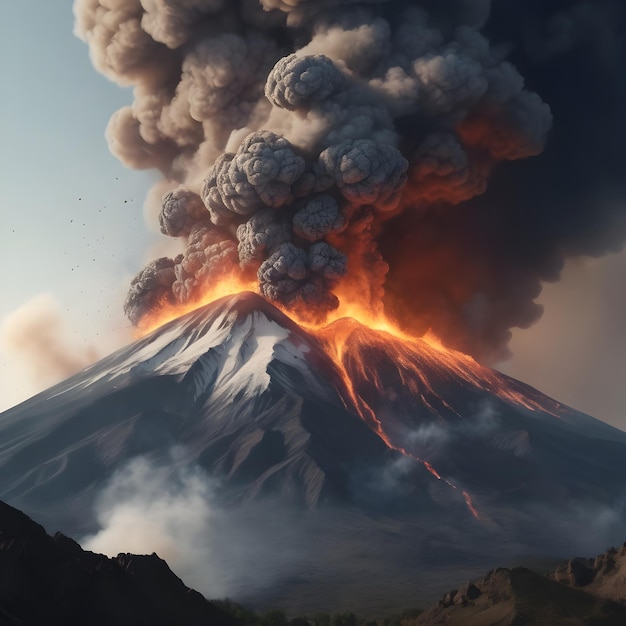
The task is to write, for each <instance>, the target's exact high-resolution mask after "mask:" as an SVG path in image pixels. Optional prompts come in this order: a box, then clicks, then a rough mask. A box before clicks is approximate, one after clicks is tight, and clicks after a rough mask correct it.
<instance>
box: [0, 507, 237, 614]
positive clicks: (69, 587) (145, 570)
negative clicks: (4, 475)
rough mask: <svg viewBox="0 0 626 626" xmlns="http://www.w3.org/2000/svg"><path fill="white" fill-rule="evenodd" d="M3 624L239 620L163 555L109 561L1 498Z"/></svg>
mask: <svg viewBox="0 0 626 626" xmlns="http://www.w3.org/2000/svg"><path fill="white" fill-rule="evenodd" d="M0 624H2V625H3V626H4V625H6V626H23V625H28V626H40V625H41V626H44V625H45V626H49V625H51V624H63V625H64V626H73V625H76V626H85V624H93V625H100V624H102V625H104V624H120V625H122V624H123V625H129V626H130V625H139V624H145V625H150V626H157V625H163V626H165V625H172V624H177V625H178V626H185V625H189V626H191V625H198V626H199V625H201V624H202V625H203V626H209V625H214V626H228V625H230V624H234V622H233V620H232V619H231V618H230V617H229V616H228V615H226V614H225V613H224V612H223V611H221V610H220V609H219V608H217V607H216V606H214V605H213V604H212V603H210V602H208V601H207V600H205V599H204V597H203V596H202V595H200V594H199V593H198V592H196V591H193V590H192V589H189V588H188V587H186V586H185V585H184V584H183V582H182V581H181V580H180V579H179V578H178V577H177V576H175V575H174V574H173V572H172V571H171V570H170V568H169V567H168V566H167V563H166V562H165V561H163V560H161V559H160V558H159V557H158V556H157V555H156V554H152V555H150V556H137V555H133V554H119V555H118V556H117V557H116V558H107V557H105V556H103V555H101V554H94V553H93V552H85V551H84V550H82V549H81V547H80V546H79V545H78V544H77V543H76V542H75V541H73V540H72V539H69V538H68V537H66V536H65V535H62V534H61V533H57V534H56V535H54V537H51V536H49V535H47V534H46V532H45V530H44V529H43V528H42V527H41V526H39V525H38V524H36V523H35V522H33V521H32V520H31V519H30V518H29V517H27V516H26V515H24V514H23V513H21V512H20V511H18V510H16V509H14V508H12V507H10V506H8V505H7V504H5V503H4V502H0Z"/></svg>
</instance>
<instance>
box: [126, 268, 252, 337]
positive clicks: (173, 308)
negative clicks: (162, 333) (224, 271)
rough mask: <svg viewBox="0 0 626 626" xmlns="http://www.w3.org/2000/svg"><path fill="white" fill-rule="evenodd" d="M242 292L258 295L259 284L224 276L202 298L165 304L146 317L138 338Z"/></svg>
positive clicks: (139, 327) (142, 322) (236, 277)
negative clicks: (182, 302) (187, 314)
mask: <svg viewBox="0 0 626 626" xmlns="http://www.w3.org/2000/svg"><path fill="white" fill-rule="evenodd" d="M242 291H254V292H255V293H258V287H257V282H256V281H250V280H244V279H243V278H241V277H240V276H239V275H237V274H231V275H229V276H224V277H222V278H220V279H218V280H216V281H215V282H214V283H212V284H211V285H210V286H207V287H206V289H205V290H204V293H203V294H202V296H201V297H199V298H198V299H197V300H191V301H189V302H187V303H185V304H164V305H163V306H162V307H160V308H158V309H155V310H154V311H151V312H150V313H149V314H147V315H145V316H144V317H143V318H142V320H141V322H140V324H139V325H138V326H137V329H136V333H137V336H138V337H144V336H145V335H147V334H149V333H151V332H152V331H153V330H155V329H156V328H158V327H159V326H163V324H167V323H168V322H171V321H172V320H175V319H176V318H178V317H181V316H182V315H185V313H190V312H191V311H194V310H195V309H199V308H200V307H202V306H205V305H207V304H211V302H213V301H215V300H219V299H220V298H223V297H225V296H234V295H236V294H238V293H241V292H242Z"/></svg>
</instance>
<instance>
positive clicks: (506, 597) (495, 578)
mask: <svg viewBox="0 0 626 626" xmlns="http://www.w3.org/2000/svg"><path fill="white" fill-rule="evenodd" d="M444 623H445V624H448V625H449V626H505V625H508V624H510V625H513V624H514V625H515V626H543V625H545V626H589V625H590V624H597V625H602V626H621V625H622V624H624V623H626V607H624V606H621V605H619V604H617V603H616V602H614V601H612V600H605V599H602V598H599V597H596V596H594V595H590V594H588V593H585V592H583V591H580V590H578V589H572V588H571V587H567V586H566V585H563V584H560V583H558V582H555V581H553V580H550V579H549V578H546V577H545V576H541V575H540V574H537V573H535V572H533V571H531V570H529V569H526V568H523V567H518V568H514V569H505V568H500V569H496V570H493V571H491V572H489V574H487V576H485V577H484V578H482V579H480V580H477V581H474V582H473V583H466V584H465V585H464V586H463V587H461V588H460V589H458V590H455V591H451V592H450V593H448V594H447V595H446V596H445V597H444V598H443V600H441V601H439V603H438V604H437V605H436V606H434V607H433V608H431V609H429V610H428V611H426V612H425V613H423V614H422V615H420V616H419V617H418V618H417V619H416V620H414V621H411V622H410V625H411V626H434V625H435V624H444ZM407 626H409V624H407Z"/></svg>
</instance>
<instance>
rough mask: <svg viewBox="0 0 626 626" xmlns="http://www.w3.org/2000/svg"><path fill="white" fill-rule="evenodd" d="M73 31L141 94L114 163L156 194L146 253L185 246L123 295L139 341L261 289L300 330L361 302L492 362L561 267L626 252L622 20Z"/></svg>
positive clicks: (99, 9)
mask: <svg viewBox="0 0 626 626" xmlns="http://www.w3.org/2000/svg"><path fill="white" fill-rule="evenodd" d="M74 10H75V15H76V32H77V34H78V35H79V36H80V37H82V38H83V39H84V40H85V41H86V42H87V43H88V44H89V47H90V52H91V57H92V60H93V62H94V65H95V66H96V67H97V69H99V70H100V71H101V72H103V73H104V74H105V75H106V76H108V77H109V78H111V79H113V80H115V81H117V82H118V83H120V84H122V85H133V86H134V102H133V104H132V105H130V106H128V107H125V108H123V109H122V110H120V111H118V112H117V113H116V114H114V115H113V118H112V119H111V122H110V124H109V127H108V129H107V137H108V140H109V143H110V146H111V149H112V151H113V152H114V153H115V154H116V155H117V156H118V157H119V158H120V159H121V160H122V161H123V162H124V163H126V164H127V165H129V166H130V167H135V168H152V167H156V168H159V169H160V170H161V171H162V173H163V175H164V176H165V178H166V179H167V180H168V181H170V182H171V184H172V188H173V191H172V192H171V193H168V194H167V195H166V196H165V197H164V198H163V206H162V210H161V214H160V218H159V220H160V226H161V231H162V232H163V233H164V234H166V235H169V236H172V237H180V238H182V239H183V241H184V242H185V243H186V250H185V252H184V254H182V255H179V256H178V257H176V258H175V259H169V258H161V259H158V260H156V261H155V262H153V263H151V264H150V265H149V266H148V267H147V268H145V269H144V270H143V271H142V272H140V273H139V275H138V276H137V277H136V278H135V280H134V281H133V283H132V285H131V289H130V292H129V295H128V298H127V300H126V304H125V310H126V313H127V315H128V316H129V318H130V319H131V320H132V321H133V322H134V323H138V322H140V320H141V319H142V317H143V316H144V315H145V314H146V313H147V312H150V311H152V310H154V309H158V308H159V307H161V306H163V305H166V304H177V303H187V302H190V301H191V302H193V301H194V300H196V299H197V298H199V297H200V296H201V294H202V291H203V290H204V289H206V287H207V286H208V285H211V284H212V283H214V282H216V281H219V280H220V279H221V278H223V277H239V278H244V279H246V280H249V279H250V278H253V277H255V276H256V278H257V280H258V283H259V290H260V292H261V293H262V294H263V295H264V296H265V297H267V298H268V299H270V300H273V301H276V302H278V303H281V304H283V305H285V306H288V307H290V308H292V309H293V310H295V311H296V312H298V313H299V314H300V315H306V316H308V317H311V318H314V319H323V318H324V316H325V315H326V314H327V313H328V312H329V311H331V310H333V309H334V308H336V307H337V306H338V305H339V299H340V298H341V297H344V296H343V294H347V293H351V294H354V293H358V294H359V297H360V298H361V300H362V304H364V305H365V306H366V307H368V308H371V309H374V310H376V309H380V307H381V306H382V305H383V304H384V305H385V307H386V310H387V312H388V314H389V315H391V316H393V317H395V318H396V319H397V320H398V321H399V322H400V323H401V324H402V325H403V326H405V327H407V328H410V329H411V330H413V331H415V332H421V331H424V330H426V329H427V328H429V327H430V328H432V329H433V331H434V332H435V333H436V334H438V335H439V336H440V337H441V338H442V339H443V340H444V341H446V342H447V343H449V344H450V345H453V346H455V347H457V348H461V349H463V350H464V351H466V352H469V353H471V354H473V355H475V356H477V357H479V358H482V359H488V358H498V357H501V356H503V355H504V354H505V353H506V344H507V342H508V339H509V336H510V332H509V329H510V328H512V327H514V326H520V327H527V326H528V325H530V324H532V323H533V322H534V321H536V319H537V318H538V317H539V315H540V314H541V309H540V307H539V306H538V305H536V304H535V303H534V299H535V298H536V297H537V295H538V294H539V292H540V290H541V281H545V280H555V279H557V278H558V275H559V271H560V268H561V267H562V264H563V259H564V258H565V256H567V255H573V254H601V253H604V252H606V251H609V250H611V249H615V248H616V247H617V246H619V245H621V242H622V240H623V238H624V233H625V231H626V228H625V227H624V220H623V219H622V221H621V222H616V219H615V218H616V216H621V217H622V218H623V210H624V197H625V196H626V190H625V189H624V180H623V176H621V175H620V174H619V171H620V168H619V167H617V166H616V164H617V163H619V162H620V159H621V163H622V164H623V162H624V151H625V148H624V144H625V142H623V138H624V135H621V137H622V141H620V140H619V137H620V131H623V130H624V122H623V120H622V119H621V117H620V115H621V113H620V112H621V110H622V108H621V104H620V103H623V102H624V101H625V100H626V85H625V84H624V77H623V72H622V73H620V72H619V68H620V67H623V64H621V63H619V62H617V61H619V60H620V59H621V60H622V61H623V60H624V56H625V45H624V43H623V40H621V39H619V37H617V35H616V33H617V32H618V30H617V29H618V28H619V25H620V24H622V25H623V22H624V18H625V13H626V9H624V8H623V7H622V6H621V4H620V3H619V0H601V1H599V2H597V3H593V4H591V3H589V2H585V1H575V0H569V1H566V2H556V0H554V1H547V2H546V1H542V2H539V0H537V1H522V0H503V1H502V2H500V3H493V6H492V3H491V2H490V1H489V0H450V1H449V2H434V1H432V0H415V1H410V0H387V1H383V0H369V1H361V2H355V1H353V0H320V1H317V0H316V1H315V2H313V1H311V0H298V1H296V0H290V1H289V2H285V1H283V0H238V1H233V2H230V1H229V2H226V1H222V0H190V1H188V2H184V3H175V2H170V1H168V0H125V1H124V2H122V1H112V0H106V1H105V0H76V1H75V5H74ZM599 33H601V34H602V41H599V40H598V39H599V38H598V37H596V35H598V34H599ZM604 98H605V99H606V101H604V102H602V100H603V99H604ZM544 99H545V102H544ZM546 102H548V103H549V106H548V104H546ZM616 103H617V104H616ZM553 113H554V114H555V120H556V121H555V127H554V129H553V130H552V132H551V133H550V130H551V127H552V124H553ZM616 131H617V132H616ZM549 135H550V141H549V142H548V149H547V151H546V152H545V153H544V154H542V155H541V156H540V157H539V158H534V159H531V158H529V157H537V156H538V155H540V154H541V153H542V152H543V151H544V147H545V146H546V141H547V139H548V136H549ZM520 160H521V161H522V162H521V163H516V164H511V163H510V162H511V161H520ZM601 169H602V171H601ZM616 223H618V224H619V228H615V225H616ZM346 297H347V296H346Z"/></svg>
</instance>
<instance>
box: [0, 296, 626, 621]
mask: <svg viewBox="0 0 626 626" xmlns="http://www.w3.org/2000/svg"><path fill="white" fill-rule="evenodd" d="M137 458H141V459H142V460H143V461H145V462H146V463H147V464H149V465H150V466H153V467H155V468H161V469H163V468H165V470H166V471H167V472H171V473H172V474H175V473H176V472H177V471H179V470H180V469H181V468H192V469H194V468H196V469H198V470H199V471H201V473H202V475H203V476H206V477H211V480H214V481H215V484H214V485H213V486H212V489H211V493H212V498H213V500H212V501H211V503H210V504H211V507H218V509H219V510H222V509H224V510H231V509H232V510H239V509H242V508H243V509H245V510H246V511H247V513H246V514H249V516H250V519H251V520H254V519H256V518H257V517H258V515H257V513H255V512H254V511H255V510H256V509H254V507H255V506H257V503H259V506H261V505H263V506H264V507H265V508H264V509H263V515H265V516H266V517H268V516H269V520H270V521H269V522H268V524H267V527H268V528H269V530H268V531H267V532H266V533H265V534H263V536H262V538H259V542H260V543H263V544H267V545H268V547H270V548H271V546H272V545H273V541H274V540H277V541H278V540H280V539H281V538H282V537H283V536H284V535H289V536H291V534H292V533H295V532H297V533H300V538H299V539H298V540H297V541H296V543H298V544H299V547H298V549H297V550H295V551H296V552H299V551H300V549H301V548H302V547H303V546H306V551H307V559H309V560H310V563H311V568H310V574H307V577H305V579H306V580H307V581H309V582H311V581H315V584H316V585H317V587H316V589H317V591H316V592H315V593H316V594H317V597H318V598H319V597H320V596H325V597H326V598H330V597H332V594H334V593H337V594H339V595H338V596H337V601H338V602H340V601H341V602H343V601H344V600H346V599H347V598H348V597H349V596H350V594H352V596H351V597H353V599H354V603H353V604H350V603H349V602H348V604H347V605H344V604H342V605H341V606H345V607H346V608H351V607H353V608H359V606H362V602H361V601H360V600H361V598H362V595H363V585H362V584H361V582H359V583H358V585H357V584H356V583H355V585H356V586H355V588H354V590H353V591H348V589H349V588H350V585H351V584H352V583H351V582H350V581H352V580H358V581H361V580H362V576H363V574H362V572H369V573H368V574H367V576H368V582H367V585H368V589H371V590H374V589H375V590H376V592H371V593H369V595H370V596H371V597H372V598H374V595H375V594H378V595H380V596H381V597H382V596H384V595H385V594H387V595H388V597H390V598H391V599H392V600H393V599H396V598H397V599H398V601H400V600H401V598H407V599H408V598H410V597H413V595H414V585H413V584H412V583H409V582H408V581H409V580H417V579H419V580H420V581H421V582H420V586H421V587H422V589H423V590H424V593H426V594H427V596H428V598H431V597H432V594H433V593H439V592H440V591H441V590H442V588H441V586H442V585H443V586H444V588H447V587H449V586H450V584H454V580H457V578H454V580H450V579H448V578H446V579H445V582H444V581H443V579H441V578H439V577H438V575H435V574H434V573H433V572H434V570H433V568H436V567H440V566H441V567H449V566H453V567H454V568H455V569H454V571H455V572H456V573H455V577H461V580H462V579H463V578H464V579H467V577H468V572H470V571H471V572H475V573H477V574H478V573H480V572H481V571H484V569H485V568H487V567H493V566H494V565H496V564H498V563H501V562H502V559H512V558H514V557H515V556H516V555H522V554H529V553H531V554H551V555H554V556H563V557H564V556H567V555H569V554H571V553H572V552H578V553H592V552H594V551H598V550H599V549H602V548H604V546H606V545H610V544H611V543H613V544H614V543H617V542H619V541H622V540H623V537H624V535H625V534H626V529H625V524H624V511H623V502H624V494H626V434H625V433H623V432H621V431H618V430H616V429H614V428H611V427H610V426H608V425H606V424H603V423H602V422H599V421H598V420H594V419H593V418H591V417H589V416H585V415H583V414H580V413H578V412H576V411H573V410H572V409H569V408H568V407H564V406H562V405H560V404H559V403H557V402H555V401H554V400H551V399H550V398H547V397H546V396H544V395H543V394H541V393H539V392H538V391H536V390H534V389H532V388H530V387H528V386H526V385H523V384H522V383H519V382H518V381H514V380H513V379H510V378H508V377H506V376H504V375H502V374H499V373H498V372H495V371H493V370H491V369H489V368H485V367H482V366H480V365H478V364H477V363H476V362H475V361H473V360H472V359H471V358H469V357H467V356H465V355H462V354H459V353H456V352H452V351H448V350H445V349H444V348H442V347H441V346H438V345H437V344H436V343H433V342H432V341H428V340H420V339H400V338H398V337H395V336H392V335H390V334H389V333H386V332H383V331H376V330H372V329H370V328H367V327H364V326H362V325H360V324H359V323H357V322H355V321H354V320H339V321H337V322H335V323H334V324H331V325H330V326H328V327H326V328H324V329H318V330H310V329H305V328H303V327H301V326H299V325H298V324H296V323H294V322H293V321H292V320H290V319H289V318H288V317H286V316H285V315H284V314H283V313H281V312H280V311H278V310H277V309H276V308H275V307H273V306H272V305H270V304H269V303H267V302H266V301H265V300H264V299H262V298H260V297H259V296H256V295H254V294H251V293H244V294H239V295H237V296H232V297H228V298H223V299H221V300H218V301H216V302H214V303H212V304H210V305H208V306H206V307H204V308H201V309H198V310H197V311H194V312H192V313H190V314H187V315H185V316H183V317H181V318H179V319H176V320H174V321H172V322H170V323H169V324H166V325H164V326H162V327H161V328H159V329H157V330H156V331H154V332H153V333H151V334H150V335H148V336H146V337H144V338H143V339H140V340H138V341H137V342H135V343H133V344H131V345H129V346H127V347H126V348H123V349H122V350H120V351H118V352H116V353H114V354H112V355H111V356H109V357H107V358H105V359H103V360H102V361H100V362H98V363H96V364H95V365H93V366H92V367H90V368H88V369H86V370H85V371H83V372H81V373H80V374H77V375H76V376H74V377H72V378H70V379H68V380H67V381H65V382H63V383H61V384H59V385H57V386H55V387H52V388H51V389H49V390H47V391H45V392H43V393H42V394H39V395H38V396H36V397H34V398H32V399H31V400H29V401H27V402H25V403H23V404H21V405H19V406H17V407H15V408H13V409H11V410H9V411H7V412H5V413H3V414H1V415H0V498H3V499H5V500H7V501H8V502H9V503H10V504H11V505H13V506H16V507H18V508H21V509H22V510H24V511H25V512H26V513H27V514H28V515H31V516H33V517H35V518H37V519H39V520H40V521H41V522H42V523H43V524H44V525H45V526H46V527H47V528H60V529H61V530H62V531H63V532H65V533H67V534H72V535H74V536H78V537H81V536H85V535H86V534H91V533H95V532H97V531H98V530H99V524H100V523H101V520H100V519H99V517H98V507H99V506H100V508H101V502H100V496H101V494H102V493H103V491H106V490H107V488H108V486H109V485H110V483H111V481H114V480H116V477H117V478H119V477H120V476H122V477H123V476H124V472H126V471H127V468H128V467H129V464H130V463H132V462H133V461H134V460H135V459H137ZM109 504H110V503H109ZM292 506H294V507H295V508H296V510H297V511H299V513H298V516H299V517H298V518H297V521H296V522H294V521H293V519H292V517H291V514H290V513H288V510H287V509H288V508H289V507H292ZM246 507H247V508H246ZM268 510H269V511H270V513H267V511H268ZM250 511H252V512H250ZM307 511H308V512H309V514H307ZM246 528H247V530H246V533H248V534H249V533H254V524H252V527H251V528H252V530H250V527H246ZM168 559H169V557H168ZM464 568H465V569H464ZM357 570H358V572H360V573H359V574H358V576H359V577H360V578H357V579H354V578H353V577H354V575H355V572H356V571H357ZM377 572H385V582H384V583H382V582H381V580H380V576H377ZM411 577H413V578H411ZM283 583H284V586H283ZM299 584H301V579H299V578H293V577H291V578H290V574H288V573H285V577H284V580H281V583H280V584H278V582H277V583H276V584H274V585H273V586H272V591H271V593H272V594H274V595H273V596H272V597H271V599H272V602H273V603H274V604H277V605H282V606H285V607H286V608H287V609H289V608H293V609H302V610H306V608H307V605H306V602H305V599H304V597H303V596H302V595H300V596H299V597H300V600H301V601H302V603H301V604H299V605H298V606H297V607H296V606H294V607H290V606H289V605H288V604H287V602H286V601H285V600H286V599H287V598H289V597H293V596H292V595H289V594H290V593H291V592H288V591H286V590H288V589H291V590H292V591H293V589H294V588H298V585H299ZM337 585H340V587H337ZM335 587H337V591H335ZM312 588H313V587H312V586H311V585H308V586H307V589H312ZM265 592H267V590H265ZM283 592H284V593H283ZM383 592H384V593H383ZM396 593H397V594H399V595H398V596H394V595H393V594H396ZM411 594H413V595H411ZM428 594H430V595H428ZM425 597H426V596H425ZM350 602H352V600H350ZM311 604H312V605H314V606H320V603H319V602H316V601H314V598H311Z"/></svg>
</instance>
